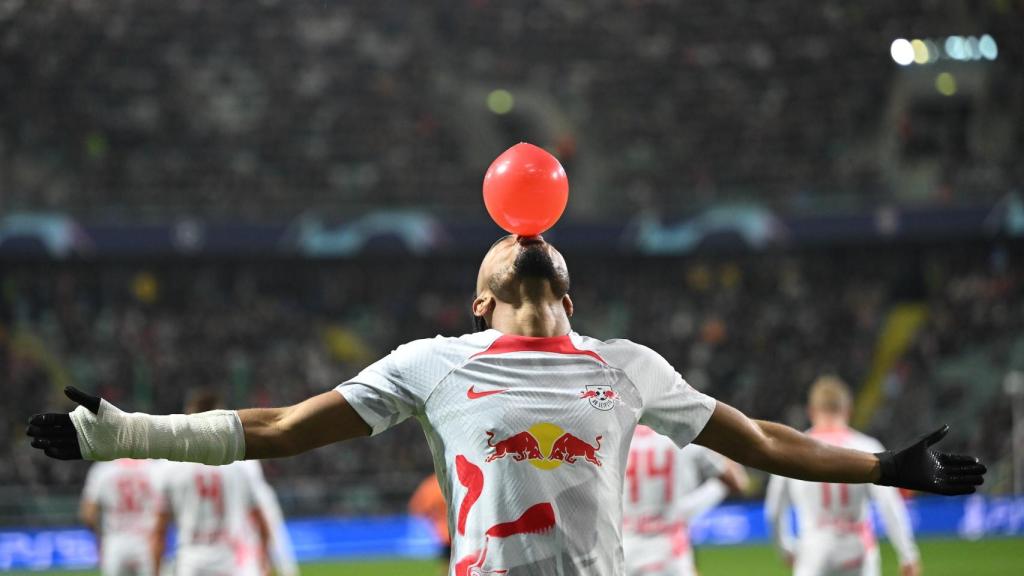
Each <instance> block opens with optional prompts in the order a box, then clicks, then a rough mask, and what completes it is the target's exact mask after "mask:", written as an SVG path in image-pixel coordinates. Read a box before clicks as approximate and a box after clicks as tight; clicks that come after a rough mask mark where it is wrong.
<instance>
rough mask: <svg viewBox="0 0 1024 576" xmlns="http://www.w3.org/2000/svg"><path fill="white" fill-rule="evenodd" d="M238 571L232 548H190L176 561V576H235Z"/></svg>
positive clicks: (179, 553) (179, 554) (179, 555)
mask: <svg viewBox="0 0 1024 576" xmlns="http://www.w3.org/2000/svg"><path fill="white" fill-rule="evenodd" d="M238 569H239V565H238V562H237V559H236V554H235V550H234V548H232V547H231V546H189V547H188V548H186V549H178V553H177V554H176V556H175V559H174V575H175V576H235V575H236V573H237V571H238Z"/></svg>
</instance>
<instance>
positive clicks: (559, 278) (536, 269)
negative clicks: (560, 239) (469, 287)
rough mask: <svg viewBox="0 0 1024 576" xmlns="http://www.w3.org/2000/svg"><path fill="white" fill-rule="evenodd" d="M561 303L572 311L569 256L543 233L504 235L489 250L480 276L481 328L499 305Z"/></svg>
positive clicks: (477, 311)
mask: <svg viewBox="0 0 1024 576" xmlns="http://www.w3.org/2000/svg"><path fill="white" fill-rule="evenodd" d="M524 304H529V305H533V306H558V307H561V309H562V310H564V311H565V313H566V314H567V315H569V316H571V315H572V300H571V299H570V298H569V269H568V267H567V266H566V264H565V258H563V257H562V255H561V253H559V252H558V250H556V249H555V247H554V246H552V245H551V244H548V243H547V242H545V241H544V238H543V237H542V236H525V237H523V236H515V235H512V234H510V235H508V236H504V237H502V238H501V239H499V240H498V241H497V242H495V243H494V244H493V245H492V246H491V249H490V250H488V251H487V254H486V255H485V256H484V259H483V262H481V264H480V272H479V273H478V274H477V278H476V298H475V299H474V301H473V309H472V312H473V316H474V318H475V319H476V324H477V328H478V329H484V328H486V327H487V326H489V325H490V319H491V315H492V314H493V312H494V309H495V307H496V306H498V305H509V306H512V307H514V308H519V307H522V306H523V305H524Z"/></svg>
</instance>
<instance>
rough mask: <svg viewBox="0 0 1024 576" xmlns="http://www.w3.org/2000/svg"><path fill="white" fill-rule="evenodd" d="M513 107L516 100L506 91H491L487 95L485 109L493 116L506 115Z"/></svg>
mask: <svg viewBox="0 0 1024 576" xmlns="http://www.w3.org/2000/svg"><path fill="white" fill-rule="evenodd" d="M515 105H516V99H515V97H513V96H512V93H511V92H509V91H508V90H501V89H498V90H493V91H491V93H490V94H488V95H487V108H488V109H489V110H490V111H491V112H494V113H495V114H498V115H503V114H508V113H509V112H511V111H512V108H514V107H515Z"/></svg>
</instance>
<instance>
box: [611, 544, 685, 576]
mask: <svg viewBox="0 0 1024 576" xmlns="http://www.w3.org/2000/svg"><path fill="white" fill-rule="evenodd" d="M622 549H623V553H624V554H625V556H626V575H627V576H697V568H696V566H695V565H694V562H693V549H692V548H690V543H689V539H688V538H686V537H685V535H684V536H683V537H680V536H679V535H672V534H665V535H661V534H659V535H643V536H638V535H630V534H624V535H623V539H622Z"/></svg>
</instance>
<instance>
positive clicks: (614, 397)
mask: <svg viewBox="0 0 1024 576" xmlns="http://www.w3.org/2000/svg"><path fill="white" fill-rule="evenodd" d="M580 399H581V400H587V401H588V402H590V405H591V406H593V407H594V408H597V409H598V410H602V411H604V410H611V409H612V408H614V407H615V405H616V404H618V403H619V402H620V399H619V394H618V393H617V392H616V391H615V390H612V388H611V386H603V385H590V386H587V388H586V390H583V391H582V392H580Z"/></svg>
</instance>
